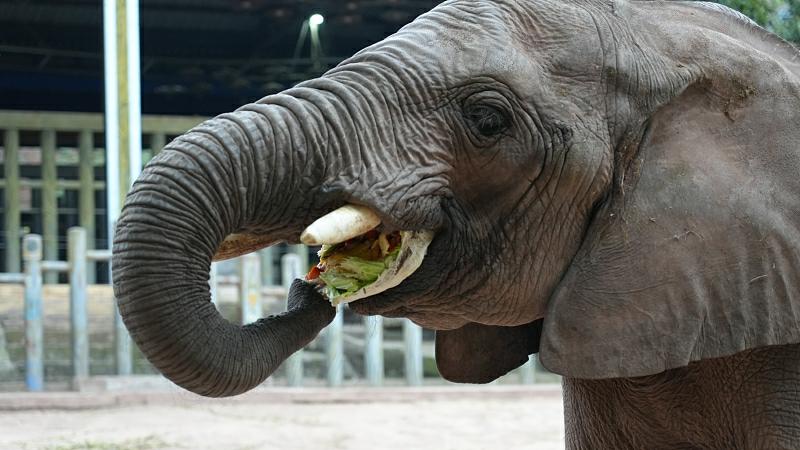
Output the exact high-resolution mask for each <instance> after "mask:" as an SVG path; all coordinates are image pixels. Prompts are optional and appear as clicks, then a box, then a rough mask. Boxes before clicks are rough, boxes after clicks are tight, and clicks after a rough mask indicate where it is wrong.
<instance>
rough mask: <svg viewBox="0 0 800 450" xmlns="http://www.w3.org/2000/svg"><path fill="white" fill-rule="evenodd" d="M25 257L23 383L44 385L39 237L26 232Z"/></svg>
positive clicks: (38, 387)
mask: <svg viewBox="0 0 800 450" xmlns="http://www.w3.org/2000/svg"><path fill="white" fill-rule="evenodd" d="M22 258H23V259H24V260H25V349H26V355H27V356H26V359H25V384H26V385H27V387H28V390H29V391H32V392H39V391H42V390H43V389H44V328H43V323H42V237H41V236H38V235H33V234H29V235H27V236H25V240H24V242H23V255H22Z"/></svg>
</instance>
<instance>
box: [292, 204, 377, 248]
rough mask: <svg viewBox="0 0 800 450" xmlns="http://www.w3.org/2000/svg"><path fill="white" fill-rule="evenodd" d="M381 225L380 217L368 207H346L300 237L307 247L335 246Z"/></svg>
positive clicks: (311, 227)
mask: <svg viewBox="0 0 800 450" xmlns="http://www.w3.org/2000/svg"><path fill="white" fill-rule="evenodd" d="M380 224H381V219H380V217H378V215H377V214H376V213H375V212H374V211H373V210H371V209H369V208H367V207H366V206H357V205H345V206H342V207H341V208H339V209H337V210H335V211H332V212H330V213H328V214H326V215H324V216H322V217H320V218H319V219H317V220H316V221H315V222H314V223H312V224H311V225H309V226H308V228H306V229H305V231H303V233H302V234H301V235H300V242H302V243H303V244H305V245H310V246H315V245H323V244H327V245H334V244H338V243H340V242H344V241H346V240H348V239H352V238H354V237H356V236H361V235H362V234H364V233H366V232H367V231H369V230H371V229H373V228H375V227H377V226H378V225H380Z"/></svg>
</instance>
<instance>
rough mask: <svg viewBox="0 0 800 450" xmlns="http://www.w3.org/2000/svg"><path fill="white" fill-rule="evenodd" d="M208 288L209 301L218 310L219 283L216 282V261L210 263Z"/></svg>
mask: <svg viewBox="0 0 800 450" xmlns="http://www.w3.org/2000/svg"><path fill="white" fill-rule="evenodd" d="M208 289H209V291H211V303H213V304H214V305H215V306H216V307H217V310H219V283H218V282H217V263H211V271H210V273H209V274H208Z"/></svg>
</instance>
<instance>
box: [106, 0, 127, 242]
mask: <svg viewBox="0 0 800 450" xmlns="http://www.w3.org/2000/svg"><path fill="white" fill-rule="evenodd" d="M103 42H104V45H103V48H104V57H103V60H104V63H105V77H104V78H105V97H106V104H105V141H106V209H107V211H108V213H107V215H108V223H107V224H106V226H107V227H108V236H112V235H113V234H114V225H115V224H116V221H117V218H118V217H119V212H120V210H121V208H122V204H121V203H120V191H119V184H118V180H119V179H120V175H121V174H120V170H119V169H120V163H119V162H120V158H119V156H120V150H121V148H120V141H121V139H120V119H121V118H120V110H119V106H120V96H119V89H118V86H117V85H118V83H119V76H118V75H119V74H118V72H117V55H118V54H119V53H120V52H119V51H118V49H117V0H103ZM122 54H123V55H124V54H125V53H124V52H122ZM123 192H125V191H123ZM110 243H111V242H110V239H109V244H110ZM110 247H111V246H110V245H109V248H110Z"/></svg>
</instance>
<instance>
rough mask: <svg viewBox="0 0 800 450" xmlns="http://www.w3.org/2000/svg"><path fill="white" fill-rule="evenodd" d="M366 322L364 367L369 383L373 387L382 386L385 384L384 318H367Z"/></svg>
mask: <svg viewBox="0 0 800 450" xmlns="http://www.w3.org/2000/svg"><path fill="white" fill-rule="evenodd" d="M364 322H365V323H364V326H365V339H366V349H365V350H364V367H365V371H366V374H367V381H369V384H370V385H371V386H380V385H382V384H383V317H381V316H370V317H366V318H365V320H364Z"/></svg>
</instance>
